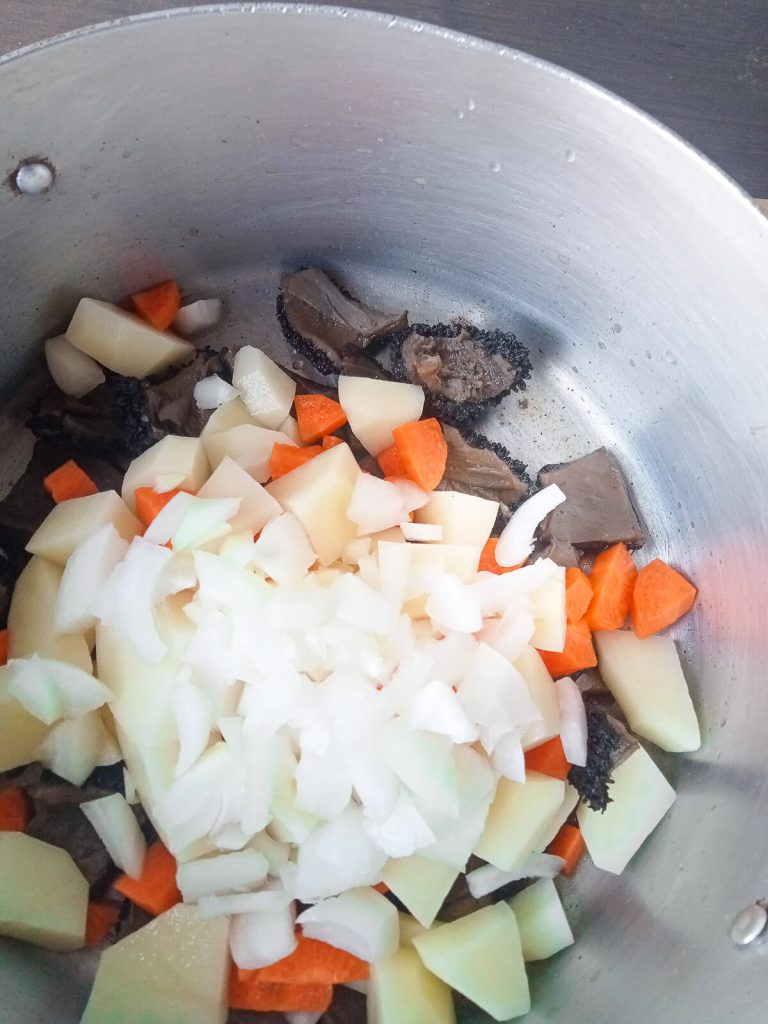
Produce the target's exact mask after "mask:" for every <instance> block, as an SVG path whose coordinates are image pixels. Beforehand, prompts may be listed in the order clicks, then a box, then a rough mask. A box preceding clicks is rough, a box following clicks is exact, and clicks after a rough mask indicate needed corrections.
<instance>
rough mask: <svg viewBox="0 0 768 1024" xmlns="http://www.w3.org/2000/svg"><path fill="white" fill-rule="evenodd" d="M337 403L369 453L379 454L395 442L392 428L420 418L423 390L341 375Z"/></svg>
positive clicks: (422, 406) (385, 381) (417, 387)
mask: <svg viewBox="0 0 768 1024" xmlns="http://www.w3.org/2000/svg"><path fill="white" fill-rule="evenodd" d="M339 402H340V404H341V407H342V409H343V410H344V412H345V413H346V415H347V419H348V420H349V425H350V427H351V429H352V433H353V434H354V435H355V437H356V438H357V439H358V441H359V442H360V443H361V444H362V445H363V447H364V448H366V449H367V450H368V451H369V452H370V453H371V455H378V454H379V452H383V451H384V449H385V448H389V446H390V445H391V444H394V443H395V439H394V437H393V436H392V431H393V430H394V428H395V427H401V426H402V425H403V424H404V423H413V422H414V421H415V420H418V419H419V418H420V417H421V413H422V410H423V408H424V392H423V390H422V389H421V388H420V387H419V386H418V384H402V383H400V382H399V381H394V380H373V379H371V378H370V377H343V376H342V377H339Z"/></svg>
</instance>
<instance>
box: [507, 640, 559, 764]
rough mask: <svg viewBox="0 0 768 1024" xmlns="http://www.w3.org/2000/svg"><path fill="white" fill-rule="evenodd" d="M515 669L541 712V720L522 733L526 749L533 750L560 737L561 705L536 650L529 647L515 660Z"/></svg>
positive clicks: (545, 667) (552, 682)
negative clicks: (532, 748) (547, 741)
mask: <svg viewBox="0 0 768 1024" xmlns="http://www.w3.org/2000/svg"><path fill="white" fill-rule="evenodd" d="M514 666H515V668H516V669H517V671H518V672H519V673H520V675H521V676H522V677H523V679H524V680H525V685H526V686H527V688H528V693H530V695H531V697H532V698H533V702H534V704H535V705H536V707H537V708H538V709H539V711H540V712H541V720H540V721H538V722H534V723H533V725H531V726H529V728H528V729H527V730H526V731H525V733H524V734H523V750H530V748H531V747H537V746H539V744H540V743H544V742H546V740H551V739H554V738H555V736H559V735H560V704H559V702H558V699H557V690H556V689H555V684H554V681H553V679H552V676H551V675H550V674H549V671H548V670H547V666H546V665H545V664H544V661H543V659H542V657H541V655H540V654H539V652H538V651H537V650H535V648H533V647H526V648H525V649H524V650H523V652H522V654H520V655H519V657H518V658H516V660H515V661H514Z"/></svg>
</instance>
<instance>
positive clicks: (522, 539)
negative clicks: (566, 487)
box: [496, 484, 565, 567]
mask: <svg viewBox="0 0 768 1024" xmlns="http://www.w3.org/2000/svg"><path fill="white" fill-rule="evenodd" d="M564 501H565V495H564V494H563V492H562V491H561V490H560V488H559V487H558V486H557V484H550V485H549V486H548V487H544V488H543V489H542V490H540V491H538V492H537V493H536V494H534V495H533V496H532V497H530V498H528V500H527V501H524V502H523V504H522V505H520V506H519V507H518V508H516V509H515V511H514V512H513V513H512V515H511V517H510V520H509V522H508V523H507V525H506V526H505V527H504V529H503V530H502V531H501V536H500V537H499V541H498V543H497V545H496V561H497V562H498V563H499V565H503V566H505V567H509V566H511V565H519V564H520V562H524V561H525V560H526V558H527V557H528V556H529V555H530V553H531V552H532V551H533V539H534V536H535V534H536V530H537V528H538V526H539V523H541V522H542V521H543V520H544V519H546V518H547V516H548V515H549V513H550V512H552V511H553V510H554V509H556V508H557V506H558V505H562V503H563V502H564Z"/></svg>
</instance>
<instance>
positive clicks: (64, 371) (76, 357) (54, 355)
mask: <svg viewBox="0 0 768 1024" xmlns="http://www.w3.org/2000/svg"><path fill="white" fill-rule="evenodd" d="M45 361H46V362H47V363H48V370H49V371H50V374H51V377H53V382H54V384H55V385H56V387H57V388H58V389H59V390H60V391H63V392H64V394H65V395H72V396H73V397H74V398H82V397H83V395H87V394H88V393H89V392H90V391H93V389H94V388H97V387H98V386H99V384H103V383H104V380H105V377H104V371H103V370H102V368H101V367H100V366H99V364H98V363H97V362H96V360H95V359H92V358H91V357H90V356H88V355H86V354H85V352H81V351H80V349H77V348H75V346H74V345H73V344H72V342H71V341H69V340H68V339H67V337H66V335H64V334H62V335H60V336H59V337H58V338H49V339H48V341H46V343H45Z"/></svg>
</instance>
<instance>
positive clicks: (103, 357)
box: [66, 299, 195, 377]
mask: <svg viewBox="0 0 768 1024" xmlns="http://www.w3.org/2000/svg"><path fill="white" fill-rule="evenodd" d="M66 337H67V341H69V342H70V344H72V345H74V346H75V348H77V349H79V350H80V351H81V352H85V354H86V355H89V356H91V357H92V358H93V359H95V360H96V361H97V362H98V363H101V365H102V366H106V367H107V369H109V370H114V372H115V373H120V374H122V375H123V376H124V377H150V376H151V375H152V374H154V373H162V372H163V370H167V369H168V368H169V367H170V366H173V365H174V364H175V363H180V362H182V361H183V360H184V359H189V358H191V357H192V355H194V352H195V349H194V347H193V346H192V345H190V344H189V343H188V342H186V341H182V340H181V338H177V337H176V335H175V334H171V333H169V332H168V331H158V330H156V329H155V328H154V327H151V326H150V325H149V324H148V323H146V321H144V320H142V319H141V318H140V317H138V316H135V315H134V314H133V313H128V312H126V310H124V309H118V307H117V306H113V305H112V304H111V303H110V302H100V301H99V300H98V299H81V300H80V302H79V303H78V304H77V309H76V310H75V315H74V316H73V317H72V319H71V321H70V323H69V327H68V328H67V335H66Z"/></svg>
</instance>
